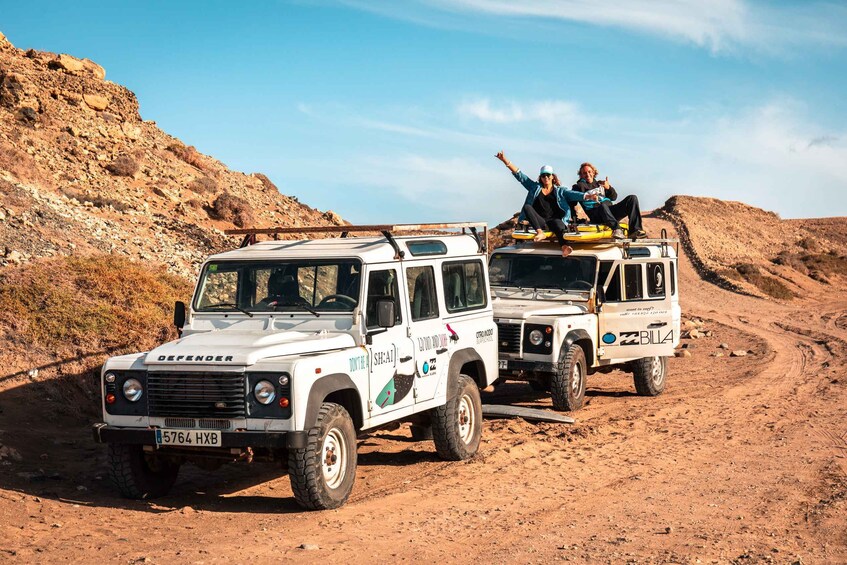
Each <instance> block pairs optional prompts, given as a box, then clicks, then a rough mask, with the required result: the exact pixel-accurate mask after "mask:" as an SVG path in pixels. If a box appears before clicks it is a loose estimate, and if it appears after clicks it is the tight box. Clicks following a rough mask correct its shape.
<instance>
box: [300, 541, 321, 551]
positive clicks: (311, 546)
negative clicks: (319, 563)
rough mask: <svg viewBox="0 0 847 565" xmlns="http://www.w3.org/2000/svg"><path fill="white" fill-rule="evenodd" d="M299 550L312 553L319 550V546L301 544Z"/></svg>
mask: <svg viewBox="0 0 847 565" xmlns="http://www.w3.org/2000/svg"><path fill="white" fill-rule="evenodd" d="M299 549H305V550H306V551H314V550H316V549H320V546H318V545H317V544H314V543H301V544H300V547H299Z"/></svg>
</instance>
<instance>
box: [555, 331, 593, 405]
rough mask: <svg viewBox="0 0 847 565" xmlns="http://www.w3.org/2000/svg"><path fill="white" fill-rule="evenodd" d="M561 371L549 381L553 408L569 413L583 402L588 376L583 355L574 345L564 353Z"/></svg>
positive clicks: (580, 348)
mask: <svg viewBox="0 0 847 565" xmlns="http://www.w3.org/2000/svg"><path fill="white" fill-rule="evenodd" d="M564 353H565V355H564V359H562V363H561V367H562V368H561V369H560V370H559V372H558V373H556V374H555V375H553V377H552V378H551V379H550V396H551V397H552V399H553V408H554V409H555V410H563V411H565V412H571V411H573V410H579V409H580V408H582V405H583V404H584V402H585V377H586V376H587V374H588V371H587V363H586V362H585V353H584V352H583V351H582V347H580V346H579V345H578V344H576V343H574V344H572V345H571V346H570V347H568V349H567V350H565V351H564Z"/></svg>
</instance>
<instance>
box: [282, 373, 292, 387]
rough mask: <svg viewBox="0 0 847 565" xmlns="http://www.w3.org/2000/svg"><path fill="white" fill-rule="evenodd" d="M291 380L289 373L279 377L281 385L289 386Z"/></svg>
mask: <svg viewBox="0 0 847 565" xmlns="http://www.w3.org/2000/svg"><path fill="white" fill-rule="evenodd" d="M289 382H290V379H289V378H288V375H282V376H281V377H279V386H288V383H289Z"/></svg>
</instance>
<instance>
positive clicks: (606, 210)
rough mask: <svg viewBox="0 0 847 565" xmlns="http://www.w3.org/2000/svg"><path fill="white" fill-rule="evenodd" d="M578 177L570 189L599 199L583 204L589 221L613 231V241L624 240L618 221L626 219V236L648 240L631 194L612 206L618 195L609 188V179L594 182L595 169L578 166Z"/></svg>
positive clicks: (588, 166) (595, 179)
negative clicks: (627, 223) (596, 196)
mask: <svg viewBox="0 0 847 565" xmlns="http://www.w3.org/2000/svg"><path fill="white" fill-rule="evenodd" d="M577 174H578V175H579V180H577V181H576V184H574V185H573V187H572V188H573V190H575V191H577V192H583V193H585V194H597V195H598V196H599V199H598V200H597V201H594V202H591V201H589V202H583V203H582V207H583V209H584V210H585V213H586V214H587V215H588V219H589V220H591V221H592V222H594V223H595V224H604V225H607V226H609V227H610V228H612V237H614V238H615V239H624V234H623V230H622V229H621V227H620V225H619V224H618V220H622V219H624V218H628V221H629V227H628V229H629V235H630V236H631V237H632V239H637V238H638V239H640V238H644V237H647V232H645V231H644V229H643V228H642V227H641V209H640V208H639V206H638V197H637V196H635V195H634V194H630V195H629V196H627V197H626V198H624V199H623V200H621V201H620V202H618V203H617V204H612V202H613V201H614V200H616V199H617V198H618V193H617V191H616V190H615V189H614V187H613V186H612V185H611V184H609V177H606V180H602V181H601V180H597V178H596V177H597V167H595V166H594V165H592V164H591V163H583V164H582V165H580V166H579V170H578V171H577Z"/></svg>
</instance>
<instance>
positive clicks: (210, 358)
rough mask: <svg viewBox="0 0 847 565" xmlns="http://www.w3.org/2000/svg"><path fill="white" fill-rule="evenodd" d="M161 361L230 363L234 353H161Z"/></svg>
mask: <svg viewBox="0 0 847 565" xmlns="http://www.w3.org/2000/svg"><path fill="white" fill-rule="evenodd" d="M158 360H159V361H197V362H202V363H210V362H212V363H214V362H216V361H217V362H219V363H228V362H230V361H232V355H159V358H158Z"/></svg>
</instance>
